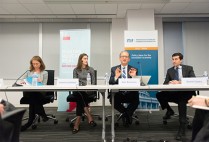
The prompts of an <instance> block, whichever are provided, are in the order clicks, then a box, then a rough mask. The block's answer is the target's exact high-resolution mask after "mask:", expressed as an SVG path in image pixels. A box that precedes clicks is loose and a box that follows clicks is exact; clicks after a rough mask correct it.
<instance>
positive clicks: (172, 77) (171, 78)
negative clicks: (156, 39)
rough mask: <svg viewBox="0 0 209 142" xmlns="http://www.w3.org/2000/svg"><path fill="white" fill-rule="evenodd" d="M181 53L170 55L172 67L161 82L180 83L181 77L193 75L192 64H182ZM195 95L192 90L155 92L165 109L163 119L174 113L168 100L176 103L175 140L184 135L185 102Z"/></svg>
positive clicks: (180, 138)
mask: <svg viewBox="0 0 209 142" xmlns="http://www.w3.org/2000/svg"><path fill="white" fill-rule="evenodd" d="M182 60H183V55H182V54H181V53H174V54H173V55H172V62H173V67H171V68H169V69H168V70H167V74H166V78H165V81H164V83H163V84H181V78H182V77H195V74H194V70H193V67H192V66H188V65H182ZM192 95H195V92H194V91H162V92H158V93H157V94H156V97H157V99H158V101H159V102H160V105H161V108H162V109H163V110H164V109H167V112H166V114H165V116H163V119H164V120H165V119H170V117H171V116H172V115H174V111H173V110H172V108H171V107H170V105H169V104H168V102H174V103H177V104H178V110H179V123H180V126H179V130H178V133H177V135H176V140H182V136H184V135H185V124H186V113H187V106H186V104H187V102H188V100H189V99H190V98H191V97H192Z"/></svg>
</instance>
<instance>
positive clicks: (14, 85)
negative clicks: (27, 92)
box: [12, 70, 28, 87]
mask: <svg viewBox="0 0 209 142" xmlns="http://www.w3.org/2000/svg"><path fill="white" fill-rule="evenodd" d="M27 71H28V70H26V71H25V72H24V73H23V74H22V75H21V76H20V77H18V79H17V80H16V81H15V83H14V84H13V85H12V87H17V86H23V85H21V84H17V81H18V80H19V79H20V78H21V77H22V76H23V75H24V74H25V73H26V72H27Z"/></svg>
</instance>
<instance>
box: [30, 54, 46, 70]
mask: <svg viewBox="0 0 209 142" xmlns="http://www.w3.org/2000/svg"><path fill="white" fill-rule="evenodd" d="M33 60H36V61H38V62H39V63H40V64H41V66H40V70H41V71H43V70H45V64H44V62H43V60H42V59H41V57H40V56H33V58H32V59H31V60H30V71H33V70H34V67H33V63H32V61H33Z"/></svg>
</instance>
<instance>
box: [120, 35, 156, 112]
mask: <svg viewBox="0 0 209 142" xmlns="http://www.w3.org/2000/svg"><path fill="white" fill-rule="evenodd" d="M124 45H125V50H127V51H128V52H129V54H130V59H131V60H130V65H132V66H134V67H136V68H137V69H138V76H151V78H150V80H149V82H148V84H158V32H157V31H125V32H124ZM142 81H143V80H142ZM155 94H156V92H146V91H140V104H139V109H142V110H158V109H159V103H158V101H157V99H156V97H155Z"/></svg>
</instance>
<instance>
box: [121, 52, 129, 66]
mask: <svg viewBox="0 0 209 142" xmlns="http://www.w3.org/2000/svg"><path fill="white" fill-rule="evenodd" d="M119 60H120V62H121V65H122V66H126V65H128V62H129V61H130V54H129V53H128V51H121V52H120V55H119Z"/></svg>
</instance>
